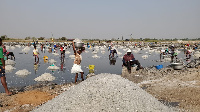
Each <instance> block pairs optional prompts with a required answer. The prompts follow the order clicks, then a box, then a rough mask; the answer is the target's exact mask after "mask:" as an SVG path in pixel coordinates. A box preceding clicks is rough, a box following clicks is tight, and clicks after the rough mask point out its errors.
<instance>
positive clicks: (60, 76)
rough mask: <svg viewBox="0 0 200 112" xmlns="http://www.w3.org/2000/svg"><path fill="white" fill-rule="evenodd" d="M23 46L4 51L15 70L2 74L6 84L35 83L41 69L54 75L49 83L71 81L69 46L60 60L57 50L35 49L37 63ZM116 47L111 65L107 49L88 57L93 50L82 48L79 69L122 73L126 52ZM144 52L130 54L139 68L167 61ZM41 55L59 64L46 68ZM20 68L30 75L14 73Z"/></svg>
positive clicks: (25, 84)
mask: <svg viewBox="0 0 200 112" xmlns="http://www.w3.org/2000/svg"><path fill="white" fill-rule="evenodd" d="M23 48H24V47H21V48H17V47H16V48H15V49H14V50H12V49H9V50H8V51H10V52H11V51H12V52H13V53H14V54H15V58H16V59H15V62H16V64H15V66H14V67H15V68H16V69H14V70H13V71H12V72H10V73H6V78H7V84H8V87H21V86H27V85H33V84H36V83H37V82H36V81H34V79H35V78H36V77H38V76H40V75H42V74H43V73H45V72H47V73H51V74H52V75H53V76H54V77H56V79H55V80H54V81H53V82H55V83H57V84H61V83H69V82H74V77H75V74H71V68H72V65H73V59H71V58H70V57H69V55H73V50H72V48H68V49H67V50H68V51H70V54H65V58H64V62H63V61H61V58H60V51H59V50H57V53H58V54H59V56H55V55H53V54H52V53H49V52H48V51H47V50H45V52H41V51H40V50H41V49H38V50H39V52H40V55H39V58H40V60H39V62H38V64H37V65H34V64H35V60H34V57H33V55H32V51H33V47H30V48H31V50H30V51H29V52H28V54H25V53H23V54H22V49H23ZM117 49H118V51H119V52H121V53H122V54H121V55H118V58H116V62H115V64H114V65H113V64H112V65H111V64H110V60H109V57H108V55H109V51H108V50H107V49H105V53H104V54H102V53H101V49H99V51H98V52H97V55H98V56H100V58H92V56H93V55H94V54H92V51H93V49H87V48H86V51H89V52H83V53H82V57H83V60H82V63H81V66H82V70H83V71H84V78H85V76H86V75H87V74H88V73H89V70H88V66H89V65H95V71H94V73H95V74H99V73H112V74H119V75H120V74H121V73H122V58H121V57H122V56H123V55H124V54H125V53H126V52H125V51H124V50H122V49H119V48H117ZM146 52H147V51H144V50H142V51H139V52H138V53H133V54H134V56H135V58H136V59H137V60H139V62H140V63H141V65H142V66H143V67H148V66H155V65H160V64H162V65H163V66H164V67H166V66H167V65H169V64H170V63H169V62H160V61H156V60H159V59H160V55H159V54H156V53H154V52H153V53H152V54H151V55H149V53H146ZM143 55H148V58H147V59H146V60H144V59H143V58H142V56H143ZM44 56H48V57H49V60H50V59H54V60H55V61H57V62H56V63H55V65H56V66H58V67H60V69H59V70H55V71H51V70H48V69H47V68H48V67H49V66H50V65H51V63H48V62H45V61H44V60H43V57H44ZM178 57H179V58H181V57H184V54H183V52H181V53H180V54H179V55H178ZM36 63H37V62H36ZM111 63H112V62H111ZM61 66H63V69H61ZM22 69H27V70H28V71H29V72H31V74H29V75H27V76H25V77H19V76H17V75H16V74H15V73H16V72H17V71H18V70H22ZM78 80H80V75H79V78H78ZM0 92H4V88H3V87H2V85H0Z"/></svg>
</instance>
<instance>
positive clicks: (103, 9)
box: [0, 0, 200, 39]
mask: <svg viewBox="0 0 200 112" xmlns="http://www.w3.org/2000/svg"><path fill="white" fill-rule="evenodd" d="M52 34H53V37H54V38H59V37H62V36H64V37H67V38H88V39H111V38H116V39H117V38H120V39H121V37H122V36H123V37H124V39H126V38H130V37H131V36H130V35H131V34H132V37H133V38H157V39H160V38H200V0H0V36H1V35H7V36H8V37H9V38H25V37H27V36H31V37H36V38H39V37H45V38H50V37H51V35H52Z"/></svg>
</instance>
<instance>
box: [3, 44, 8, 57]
mask: <svg viewBox="0 0 200 112" xmlns="http://www.w3.org/2000/svg"><path fill="white" fill-rule="evenodd" d="M6 52H7V50H6V46H3V55H4V56H5V55H6Z"/></svg>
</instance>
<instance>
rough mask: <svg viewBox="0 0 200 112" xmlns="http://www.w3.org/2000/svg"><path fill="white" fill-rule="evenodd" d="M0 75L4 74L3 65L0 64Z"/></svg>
mask: <svg viewBox="0 0 200 112" xmlns="http://www.w3.org/2000/svg"><path fill="white" fill-rule="evenodd" d="M0 69H1V70H0V77H3V76H5V69H3V67H2V66H0Z"/></svg>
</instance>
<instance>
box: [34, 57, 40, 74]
mask: <svg viewBox="0 0 200 112" xmlns="http://www.w3.org/2000/svg"><path fill="white" fill-rule="evenodd" d="M38 68H39V60H38V61H37V62H35V63H34V70H35V74H36V73H37V71H38Z"/></svg>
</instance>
